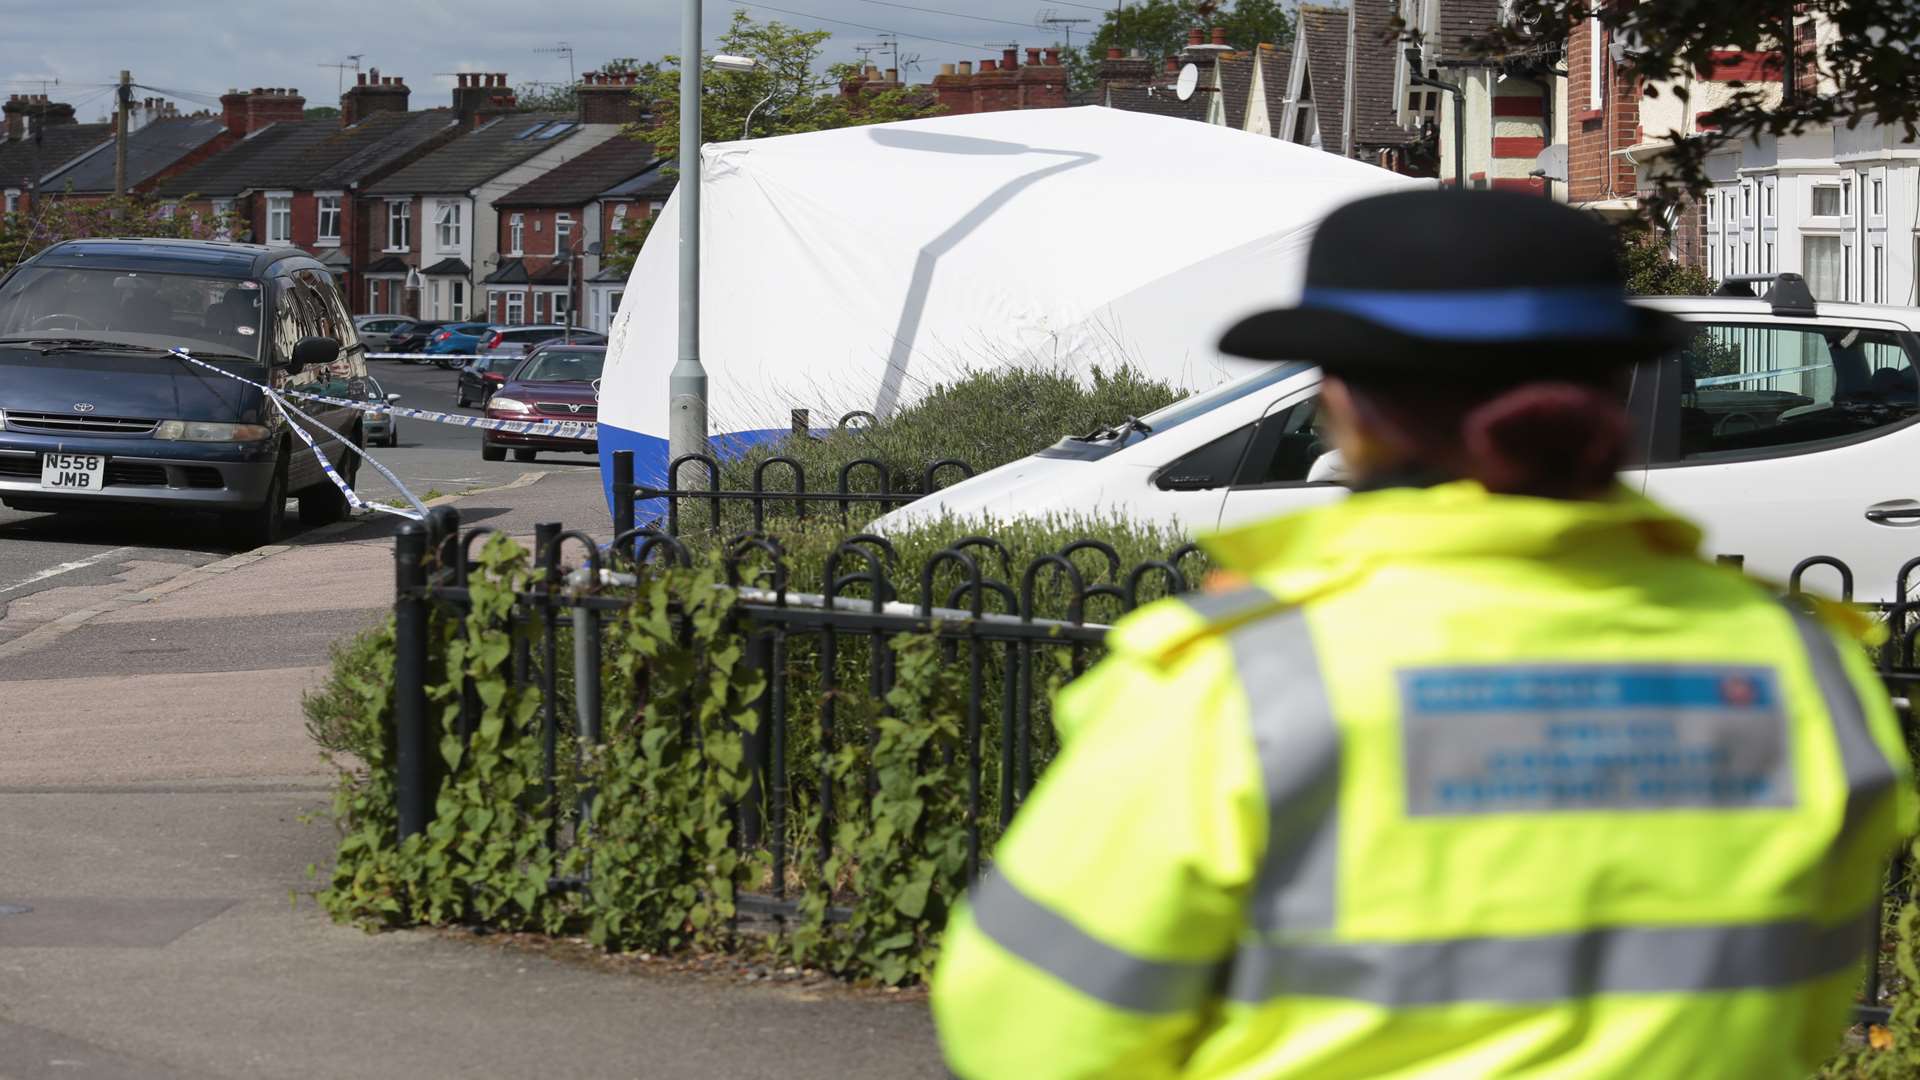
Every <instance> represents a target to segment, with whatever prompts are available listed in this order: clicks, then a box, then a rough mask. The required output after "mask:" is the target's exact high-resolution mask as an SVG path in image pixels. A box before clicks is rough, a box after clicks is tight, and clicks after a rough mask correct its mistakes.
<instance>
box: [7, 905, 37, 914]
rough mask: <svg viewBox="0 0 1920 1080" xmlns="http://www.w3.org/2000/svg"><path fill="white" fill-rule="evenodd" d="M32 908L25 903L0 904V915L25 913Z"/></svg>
mask: <svg viewBox="0 0 1920 1080" xmlns="http://www.w3.org/2000/svg"><path fill="white" fill-rule="evenodd" d="M32 910H33V909H32V908H30V907H28V906H26V905H25V904H0V915H25V914H26V913H27V912H29V911H32Z"/></svg>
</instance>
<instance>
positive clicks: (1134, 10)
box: [1066, 0, 1293, 90]
mask: <svg viewBox="0 0 1920 1080" xmlns="http://www.w3.org/2000/svg"><path fill="white" fill-rule="evenodd" d="M1194 27H1200V28H1203V29H1208V30H1211V29H1214V28H1218V29H1222V30H1225V31H1226V33H1227V41H1228V43H1229V44H1232V45H1234V46H1237V47H1239V48H1242V49H1251V48H1253V47H1254V46H1256V45H1262V44H1266V45H1286V44H1289V43H1291V42H1292V41H1293V16H1291V15H1289V14H1288V13H1287V11H1286V9H1285V8H1283V7H1281V6H1280V4H1279V3H1278V2H1277V0H1233V3H1232V6H1231V7H1229V6H1228V5H1227V3H1226V2H1225V0H1144V2H1141V3H1131V4H1128V5H1126V6H1125V7H1122V8H1119V9H1116V10H1114V11H1109V12H1107V13H1106V15H1105V16H1104V17H1103V18H1102V19H1101V22H1100V29H1098V30H1096V31H1094V35H1093V40H1092V41H1091V42H1090V43H1089V44H1088V45H1087V46H1086V48H1084V49H1074V50H1071V51H1070V52H1068V53H1067V56H1066V60H1067V68H1068V78H1069V79H1070V81H1071V82H1072V84H1073V86H1074V88H1075V89H1078V90H1086V89H1090V88H1092V87H1093V86H1094V84H1095V83H1096V82H1097V81H1098V79H1099V73H1100V60H1101V58H1102V57H1104V56H1106V55H1107V50H1108V49H1123V50H1126V51H1128V52H1132V51H1133V50H1134V49H1138V50H1140V53H1141V55H1142V56H1145V57H1146V58H1147V59H1149V60H1151V61H1153V64H1154V68H1155V69H1156V70H1158V69H1159V67H1160V64H1161V62H1162V61H1164V60H1165V59H1166V58H1167V57H1169V56H1177V55H1179V53H1180V51H1181V50H1182V49H1184V48H1186V45H1187V31H1188V30H1190V29H1193V28H1194Z"/></svg>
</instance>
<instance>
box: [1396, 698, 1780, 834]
mask: <svg viewBox="0 0 1920 1080" xmlns="http://www.w3.org/2000/svg"><path fill="white" fill-rule="evenodd" d="M1400 700H1401V734H1402V743H1403V745H1404V747H1405V765H1406V785H1407V791H1406V796H1407V813H1408V814H1411V815H1429V816H1431V815H1453V814H1498V813H1533V812H1539V811H1552V810H1661V809H1670V808H1675V807H1741V806H1787V805H1791V804H1792V802H1793V761H1792V750H1791V744H1790V741H1789V739H1788V731H1787V717H1786V713H1785V711H1784V708H1783V706H1782V703H1781V700H1780V688H1779V680H1778V677H1777V676H1776V674H1775V672H1774V671H1773V670H1772V669H1771V668H1765V667H1749V666H1724V667H1722V666H1702V665H1685V666H1660V665H1633V666H1619V665H1554V666H1516V667H1508V666H1501V667H1446V668H1417V669H1408V670H1403V671H1401V672H1400Z"/></svg>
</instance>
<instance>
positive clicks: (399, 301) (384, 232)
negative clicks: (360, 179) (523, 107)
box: [359, 73, 620, 319]
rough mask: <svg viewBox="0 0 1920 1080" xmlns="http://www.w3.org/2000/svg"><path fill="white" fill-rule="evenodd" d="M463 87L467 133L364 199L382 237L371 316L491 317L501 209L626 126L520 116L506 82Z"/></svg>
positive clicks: (369, 281) (367, 274) (488, 76)
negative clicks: (487, 284) (501, 202)
mask: <svg viewBox="0 0 1920 1080" xmlns="http://www.w3.org/2000/svg"><path fill="white" fill-rule="evenodd" d="M459 78H460V85H459V86H458V87H457V88H456V89H455V91H454V94H455V101H456V107H455V111H456V112H457V113H459V114H460V120H461V126H462V128H463V129H466V130H463V131H462V133H461V134H460V135H458V136H457V137H455V138H454V139H452V140H451V141H450V142H448V143H447V144H446V145H445V146H442V147H440V148H439V149H437V150H435V151H433V152H432V153H430V154H427V155H426V156H425V157H422V158H421V159H420V160H418V161H416V162H414V163H413V164H411V165H408V166H407V167H406V168H403V169H400V170H398V171H397V172H395V173H393V174H392V175H391V176H388V177H386V178H385V179H383V180H381V181H379V182H377V183H373V184H369V185H367V187H366V188H365V190H364V191H363V192H362V194H361V196H360V199H359V201H360V202H361V203H362V206H361V208H360V212H361V214H362V215H363V216H362V220H363V221H365V222H367V223H368V227H369V228H370V229H372V230H373V240H372V246H371V250H370V251H369V255H370V256H371V261H370V262H368V264H367V265H366V267H365V269H364V270H363V271H362V275H363V281H364V288H363V289H362V291H363V292H364V293H365V294H366V309H367V311H369V312H374V313H381V314H386V313H393V314H403V315H414V316H417V317H421V318H428V319H464V318H469V317H484V313H485V310H486V301H485V298H484V296H482V295H481V293H480V291H479V289H480V287H481V279H483V278H485V277H487V276H488V275H490V274H492V273H494V272H495V271H496V270H497V269H498V268H499V266H500V260H501V254H500V225H499V221H498V217H497V212H496V211H495V209H494V205H493V204H494V202H495V200H497V199H500V198H502V197H504V196H506V195H508V194H510V193H512V192H513V191H515V190H517V189H518V188H520V187H522V186H524V185H526V184H527V183H529V182H530V181H532V180H534V179H536V178H538V177H540V176H543V175H545V174H546V173H548V172H551V171H552V170H554V169H556V168H558V167H559V166H561V165H563V164H565V163H566V162H568V161H570V160H572V159H573V158H575V157H577V156H579V155H581V154H584V153H586V152H587V151H588V150H591V149H593V148H594V147H596V146H598V145H600V144H601V143H603V142H606V141H607V140H608V139H610V138H613V137H614V136H615V135H617V134H619V131H620V125H619V124H617V123H597V122H587V121H585V120H584V119H583V118H582V117H581V116H579V115H577V114H565V115H563V114H558V113H526V112H520V111H518V110H517V108H516V103H515V101H514V97H513V93H512V91H510V90H508V89H507V77H506V75H505V74H501V73H479V74H469V75H461V76H459Z"/></svg>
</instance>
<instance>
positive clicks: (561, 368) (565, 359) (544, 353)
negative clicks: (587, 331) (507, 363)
mask: <svg viewBox="0 0 1920 1080" xmlns="http://www.w3.org/2000/svg"><path fill="white" fill-rule="evenodd" d="M606 360H607V354H606V353H604V352H601V351H599V350H597V349H596V350H586V349H564V348H548V349H542V350H541V351H540V352H538V353H535V354H534V355H533V357H532V358H531V359H529V360H528V361H527V362H526V363H525V364H523V365H521V367H520V370H519V371H516V372H514V373H513V377H514V378H515V379H518V380H520V381H522V382H558V381H562V380H571V381H575V382H592V381H593V380H595V379H597V378H599V377H600V369H601V367H602V366H603V365H605V363H606Z"/></svg>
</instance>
